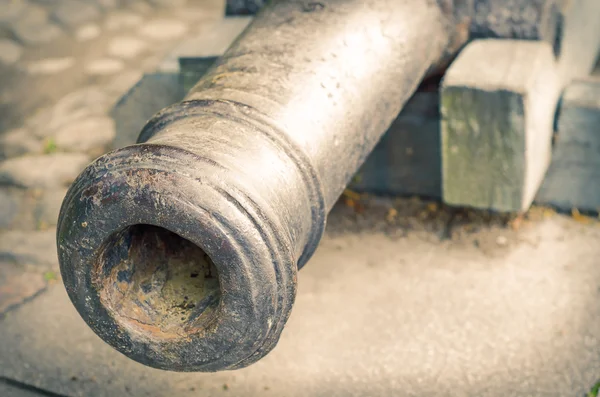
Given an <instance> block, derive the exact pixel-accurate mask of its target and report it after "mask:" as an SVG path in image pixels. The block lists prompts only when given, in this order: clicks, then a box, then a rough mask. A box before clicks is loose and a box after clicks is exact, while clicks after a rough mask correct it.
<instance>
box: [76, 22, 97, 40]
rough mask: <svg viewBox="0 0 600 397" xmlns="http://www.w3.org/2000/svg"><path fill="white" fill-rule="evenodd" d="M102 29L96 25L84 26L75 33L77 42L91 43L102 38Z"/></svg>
mask: <svg viewBox="0 0 600 397" xmlns="http://www.w3.org/2000/svg"><path fill="white" fill-rule="evenodd" d="M100 33H101V31H100V27H99V26H98V25H95V24H91V23H90V24H87V25H83V26H82V27H80V28H79V29H77V31H76V32H75V40H77V41H89V40H93V39H95V38H97V37H98V36H100Z"/></svg>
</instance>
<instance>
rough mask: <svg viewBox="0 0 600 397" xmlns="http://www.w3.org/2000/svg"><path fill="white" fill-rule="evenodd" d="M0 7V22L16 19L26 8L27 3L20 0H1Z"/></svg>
mask: <svg viewBox="0 0 600 397" xmlns="http://www.w3.org/2000/svg"><path fill="white" fill-rule="evenodd" d="M1 4H2V6H1V7H0V24H7V23H9V22H13V21H15V20H16V19H18V18H19V17H20V16H21V15H23V13H24V12H25V10H26V9H27V5H28V4H27V3H26V2H25V1H21V0H3V1H2V3H1Z"/></svg>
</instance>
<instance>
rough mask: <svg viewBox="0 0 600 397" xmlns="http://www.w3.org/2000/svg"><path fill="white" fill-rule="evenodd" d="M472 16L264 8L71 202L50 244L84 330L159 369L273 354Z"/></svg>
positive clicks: (241, 362)
mask: <svg viewBox="0 0 600 397" xmlns="http://www.w3.org/2000/svg"><path fill="white" fill-rule="evenodd" d="M471 3H472V2H469V1H450V0H439V1H436V0H403V1H398V0H320V1H318V2H314V1H299V0H287V1H275V2H272V4H269V5H268V6H267V7H266V8H264V9H263V10H262V11H261V12H260V13H259V15H257V16H256V18H255V19H254V21H253V22H252V24H251V25H250V26H249V27H248V28H247V29H246V31H245V32H244V33H243V34H242V35H241V36H240V37H239V38H238V39H237V40H236V41H235V43H234V44H233V45H232V46H231V47H230V49H229V50H228V51H227V52H226V53H225V55H224V56H223V57H221V58H220V59H219V60H218V61H217V64H216V65H214V66H213V67H212V68H211V70H210V71H209V72H208V73H207V75H205V76H204V77H203V78H202V79H201V80H200V81H199V82H198V83H197V85H196V86H195V87H194V88H193V89H192V90H191V92H189V94H188V95H187V97H186V98H185V99H184V100H183V101H182V102H180V103H177V104H175V105H173V106H171V107H168V108H166V109H164V110H163V111H161V112H159V113H158V114H157V115H156V116H155V117H154V118H153V119H152V120H150V121H149V122H148V124H147V125H146V126H145V128H144V129H143V131H142V132H141V134H140V138H139V140H138V143H137V144H136V145H132V146H128V147H125V148H122V149H118V150H116V151H113V152H110V153H108V154H106V155H104V156H102V157H100V158H99V159H97V160H96V161H95V162H93V163H92V164H91V165H90V166H89V167H88V168H87V169H86V170H84V172H83V173H82V174H81V175H80V176H79V177H78V179H77V180H76V181H75V182H74V184H73V185H72V187H71V189H70V190H69V192H68V194H67V196H66V198H65V200H64V203H63V206H62V209H61V214H60V219H59V225H58V231H57V245H58V252H59V259H60V265H61V272H62V276H63V280H64V284H65V286H66V289H67V291H68V294H69V296H70V298H71V300H72V302H73V304H74V305H75V307H76V308H77V310H78V312H79V313H80V315H81V316H82V317H83V319H84V320H85V321H86V322H87V323H88V325H89V326H90V327H91V328H92V329H93V330H94V332H96V333H97V334H98V335H99V336H100V337H101V338H102V339H103V340H104V341H106V342H107V343H109V344H110V345H111V346H113V347H114V348H115V349H117V350H119V351H120V352H122V353H123V354H125V355H127V356H128V357H130V358H132V359H134V360H136V361H138V362H140V363H143V364H145V365H148V366H152V367H155V368H161V369H166V370H175V371H218V370H226V369H236V368H241V367H245V366H248V365H250V364H252V363H254V362H256V361H257V360H259V359H260V358H262V357H263V356H265V355H266V354H267V353H268V352H269V351H271V350H272V349H273V348H274V347H275V345H276V344H277V341H278V340H279V337H280V335H281V332H282V330H283V328H284V325H285V323H286V321H287V319H288V317H289V315H290V312H291V309H292V305H293V302H294V299H295V295H296V275H297V271H298V269H299V268H301V267H302V266H303V265H304V264H305V263H306V262H307V261H308V260H309V258H310V257H311V255H312V254H313V253H314V251H315V249H316V247H317V245H318V243H319V240H320V238H321V236H322V234H323V230H324V227H325V222H326V215H327V213H328V211H329V210H330V209H331V208H332V206H333V205H334V203H335V201H336V200H337V198H338V197H339V196H340V195H341V193H342V192H343V190H344V188H345V186H346V185H347V183H348V182H349V180H350V179H351V177H352V176H353V174H354V173H355V171H356V170H357V169H358V168H359V166H360V165H361V164H362V163H363V161H364V160H365V158H366V157H367V155H368V154H369V153H370V152H371V150H372V149H373V147H374V146H375V144H376V143H377V141H378V140H379V139H380V137H381V136H382V134H383V133H384V132H385V131H386V129H387V128H388V126H389V125H390V123H391V122H392V121H393V119H394V118H395V117H396V115H397V114H398V113H399V111H400V110H401V109H402V107H403V105H404V103H405V102H406V101H407V99H408V98H409V97H410V96H411V94H412V93H413V92H414V91H415V89H416V88H417V86H418V84H419V83H420V81H421V80H422V79H423V78H424V76H425V75H426V74H427V73H429V72H432V71H433V70H434V69H435V67H436V65H443V64H445V63H446V62H447V61H448V59H449V56H451V55H452V54H454V53H456V51H457V50H458V49H459V48H460V46H461V45H462V44H464V42H465V41H466V40H467V38H468V35H469V26H470V25H469V23H470V22H471V17H472V15H471V14H472V12H473V4H471ZM464 18H466V19H464Z"/></svg>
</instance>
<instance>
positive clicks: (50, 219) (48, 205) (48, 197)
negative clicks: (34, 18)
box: [34, 188, 67, 229]
mask: <svg viewBox="0 0 600 397" xmlns="http://www.w3.org/2000/svg"><path fill="white" fill-rule="evenodd" d="M66 194H67V188H59V189H50V190H45V191H43V192H41V193H40V195H39V198H38V202H37V205H36V206H35V211H34V215H35V221H36V226H37V228H38V229H45V228H48V227H51V226H56V223H57V221H58V214H59V212H60V206H61V205H62V202H63V199H64V198H65V196H66Z"/></svg>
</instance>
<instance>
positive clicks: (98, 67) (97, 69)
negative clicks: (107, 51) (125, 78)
mask: <svg viewBox="0 0 600 397" xmlns="http://www.w3.org/2000/svg"><path fill="white" fill-rule="evenodd" d="M124 67H125V64H124V63H123V61H121V60H119V59H112V58H101V59H97V60H95V61H92V62H90V63H88V64H87V65H85V71H86V73H88V74H90V75H92V76H107V75H111V74H115V73H117V72H120V71H121V70H123V68H124Z"/></svg>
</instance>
